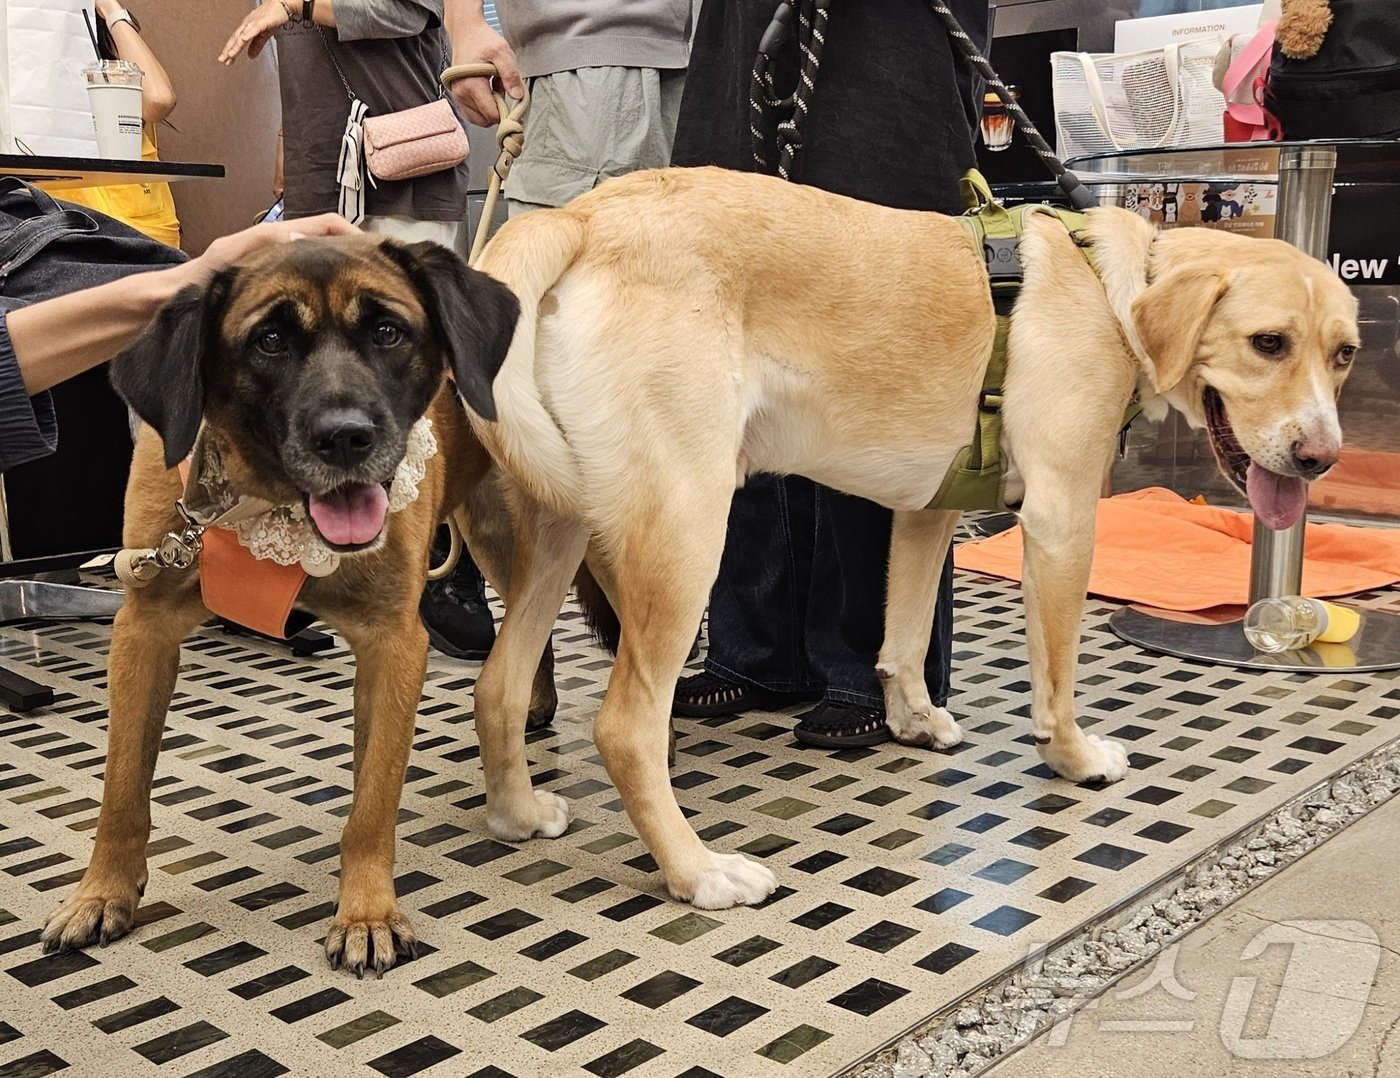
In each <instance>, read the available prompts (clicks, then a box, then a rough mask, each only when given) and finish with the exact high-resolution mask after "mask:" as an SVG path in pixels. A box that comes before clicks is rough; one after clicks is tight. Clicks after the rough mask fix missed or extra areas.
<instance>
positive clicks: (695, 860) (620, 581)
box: [591, 484, 777, 909]
mask: <svg viewBox="0 0 1400 1078" xmlns="http://www.w3.org/2000/svg"><path fill="white" fill-rule="evenodd" d="M697 486H698V484H697ZM727 496H728V491H727V490H725V491H723V492H722V493H720V494H719V496H718V497H717V498H705V497H703V495H702V494H701V493H700V492H699V491H698V490H697V489H694V488H692V489H687V490H685V491H684V492H683V494H682V493H681V492H678V491H677V492H667V493H659V494H658V497H657V498H656V499H655V502H654V503H653V502H651V501H646V504H648V505H650V506H651V510H650V511H649V512H648V514H647V515H646V517H645V519H639V520H637V521H636V522H635V526H636V527H637V528H639V529H643V530H641V531H638V532H634V533H633V534H632V535H629V536H628V537H626V539H623V540H621V541H620V542H608V543H605V544H604V546H605V547H606V549H608V550H609V551H610V553H611V566H608V565H605V564H603V562H602V561H601V560H598V561H595V562H592V563H591V564H592V566H593V569H594V575H595V576H596V577H597V579H598V582H599V583H600V584H602V586H603V588H604V590H605V592H606V593H607V595H608V597H609V598H610V599H611V600H612V602H613V605H614V607H615V609H616V610H617V613H618V616H619V618H620V620H621V624H622V632H621V636H620V639H619V644H618V654H617V662H616V664H615V665H614V667H613V673H612V678H611V679H610V680H609V682H608V693H607V697H606V698H605V699H604V701H603V707H602V711H601V712H600V713H599V715H598V720H597V722H596V723H595V724H594V729H593V737H594V741H595V742H596V743H597V745H598V751H599V754H600V755H601V756H602V757H603V763H604V765H605V766H606V767H607V769H608V775H609V777H611V779H612V781H613V785H614V786H616V787H617V790H618V792H619V793H620V794H621V795H622V802H623V805H624V807H625V808H626V810H627V815H628V817H629V818H630V819H631V821H632V825H633V826H634V827H636V829H637V833H638V835H639V836H640V837H641V839H642V842H643V843H645V844H646V848H647V850H648V852H650V853H651V855H652V857H653V858H654V859H655V860H656V863H657V866H658V867H659V868H660V870H661V873H662V875H663V876H664V877H665V879H666V887H667V889H668V890H669V891H670V892H671V894H672V895H674V896H675V897H676V898H678V899H680V900H682V901H685V902H690V903H693V904H694V905H696V906H699V907H700V908H701V909H727V908H729V907H731V906H739V905H747V904H751V903H754V902H760V901H762V900H763V899H764V898H766V897H768V895H769V894H771V893H772V892H773V889H774V888H775V887H776V886H777V880H776V879H775V878H774V876H773V873H772V872H771V871H770V870H769V869H768V868H767V867H766V866H764V865H760V864H757V863H755V862H753V861H750V860H749V859H748V858H746V857H744V856H743V855H741V854H721V853H715V852H713V851H711V850H709V849H707V848H706V847H705V845H704V843H703V842H701V841H700V838H699V836H698V835H696V833H695V831H694V829H693V828H692V827H691V826H690V824H689V822H687V820H686V818H685V816H684V815H683V814H682V812H681V810H680V806H679V805H677V804H676V795H675V793H674V792H673V790H672V789H671V781H670V774H669V771H668V768H667V742H668V739H669V735H670V729H671V727H670V717H671V701H672V697H673V696H674V693H675V687H676V679H677V677H678V676H679V675H680V672H681V667H682V666H684V664H685V660H686V656H687V654H688V653H689V651H690V647H691V644H692V643H693V642H694V639H695V626H696V625H697V624H699V621H700V616H701V614H702V613H703V612H704V609H705V603H706V600H707V599H708V597H709V592H710V586H711V584H712V583H713V582H714V578H715V575H716V574H717V573H718V571H719V559H720V553H721V551H722V549H723V547H724V530H725V523H726V520H727V517H728V514H727V512H726V502H725V498H727ZM682 497H683V498H684V499H685V504H686V505H687V506H688V511H681V512H677V511H674V510H676V509H677V508H678V504H679V503H680V501H681V499H682ZM668 502H669V503H670V504H669V505H667V504H666V503H668ZM668 510H670V511H668Z"/></svg>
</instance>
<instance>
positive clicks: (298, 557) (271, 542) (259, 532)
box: [201, 416, 438, 576]
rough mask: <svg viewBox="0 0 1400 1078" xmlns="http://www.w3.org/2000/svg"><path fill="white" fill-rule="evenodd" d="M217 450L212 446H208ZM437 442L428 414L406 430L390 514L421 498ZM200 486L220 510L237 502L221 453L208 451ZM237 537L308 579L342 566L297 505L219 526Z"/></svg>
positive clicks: (257, 552)
mask: <svg viewBox="0 0 1400 1078" xmlns="http://www.w3.org/2000/svg"><path fill="white" fill-rule="evenodd" d="M209 448H210V449H211V450H213V447H212V446H210V447H209ZM437 448H438V446H437V438H436V437H434V436H433V421H432V420H431V419H429V418H428V417H427V416H424V417H423V418H422V419H420V420H418V422H417V423H415V424H413V427H412V428H411V429H410V430H409V432H408V446H407V448H406V449H405V451H404V456H403V460H402V461H401V462H400V464H399V466H398V469H397V470H396V471H395V472H394V479H393V482H392V483H391V484H390V486H389V512H390V513H397V512H399V511H401V510H403V509H406V508H407V507H408V506H410V505H412V504H413V503H414V502H415V501H417V500H418V484H419V483H421V482H422V481H423V476H424V475H426V474H427V471H428V461H429V460H431V459H432V458H433V456H434V455H435V454H436V453H437ZM204 467H205V472H204V475H203V476H202V477H201V482H202V484H203V486H204V488H205V490H207V491H208V492H209V494H210V497H211V499H212V500H213V502H214V503H215V505H217V506H218V507H219V508H220V509H221V510H226V509H229V508H231V507H232V506H233V504H234V503H235V502H237V501H238V495H237V494H236V493H235V492H234V491H233V490H232V489H230V486H229V481H228V475H227V474H226V473H225V471H224V466H223V460H222V458H221V457H220V456H219V454H218V452H217V451H212V452H208V453H207V454H206V459H205V465H204ZM220 527H227V528H228V529H229V530H231V531H233V532H235V533H236V534H237V535H238V541H239V543H241V544H242V545H243V546H245V547H247V548H248V549H249V550H250V551H252V553H253V556H254V557H255V558H258V559H260V560H264V561H274V562H276V563H277V564H278V565H298V564H299V565H300V566H301V567H302V568H303V569H304V570H306V573H307V575H308V576H329V575H330V574H331V573H333V572H335V571H336V569H337V568H338V567H339V565H340V557H341V556H340V555H339V554H338V553H336V552H335V551H334V550H332V549H330V547H328V546H326V544H325V543H323V542H322V541H321V538H320V536H318V535H317V534H316V529H315V528H313V527H312V526H311V522H310V521H309V520H307V518H306V509H305V508H304V507H303V506H302V505H301V503H300V502H298V503H297V504H295V505H279V506H277V507H276V508H274V509H270V510H268V511H267V512H266V513H263V514H261V515H259V516H255V517H252V518H251V519H248V520H240V521H238V522H237V523H235V524H229V525H220Z"/></svg>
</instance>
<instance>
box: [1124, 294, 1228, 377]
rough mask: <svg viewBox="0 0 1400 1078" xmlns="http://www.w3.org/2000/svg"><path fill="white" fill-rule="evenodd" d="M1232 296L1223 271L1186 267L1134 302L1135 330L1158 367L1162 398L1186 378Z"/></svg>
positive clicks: (1156, 371) (1154, 375) (1155, 366)
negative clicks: (1218, 308)
mask: <svg viewBox="0 0 1400 1078" xmlns="http://www.w3.org/2000/svg"><path fill="white" fill-rule="evenodd" d="M1229 290H1230V282H1229V280H1228V279H1227V278H1226V277H1225V275H1224V274H1223V273H1221V272H1219V271H1218V270H1210V269H1201V268H1199V267H1183V268H1181V269H1177V270H1172V271H1170V272H1168V273H1165V274H1163V275H1162V276H1161V277H1160V278H1158V279H1157V280H1155V281H1153V282H1152V283H1151V284H1150V285H1148V286H1147V291H1145V292H1143V294H1142V295H1140V296H1138V298H1137V299H1135V300H1134V301H1133V327H1134V328H1135V329H1136V330H1137V335H1138V340H1139V341H1141V342H1142V347H1143V351H1144V352H1146V353H1147V358H1148V359H1149V360H1151V362H1152V368H1153V370H1152V381H1153V384H1154V386H1155V387H1156V389H1157V392H1158V393H1167V392H1169V391H1170V390H1171V389H1173V388H1174V387H1175V386H1176V384H1177V383H1178V382H1180V381H1181V380H1182V379H1183V378H1185V377H1186V372H1187V371H1188V370H1190V369H1191V363H1192V361H1193V360H1195V358H1196V345H1197V344H1198V343H1200V339H1201V333H1202V332H1203V331H1204V330H1205V328H1206V323H1207V322H1208V321H1209V320H1210V316H1211V312H1212V311H1214V309H1215V305H1216V304H1217V303H1219V302H1220V299H1221V297H1222V296H1224V295H1225V293H1226V292H1228V291H1229Z"/></svg>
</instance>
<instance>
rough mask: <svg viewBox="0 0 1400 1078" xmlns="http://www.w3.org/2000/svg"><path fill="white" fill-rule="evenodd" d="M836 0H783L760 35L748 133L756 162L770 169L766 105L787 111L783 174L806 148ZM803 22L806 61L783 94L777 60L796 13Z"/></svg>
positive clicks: (788, 175)
mask: <svg viewBox="0 0 1400 1078" xmlns="http://www.w3.org/2000/svg"><path fill="white" fill-rule="evenodd" d="M830 8H831V0H782V2H781V3H780V4H779V5H778V7H777V10H775V11H774V12H773V19H772V21H771V22H770V23H769V24H768V29H766V30H765V31H764V32H763V37H762V39H761V40H760V41H759V45H758V56H757V57H756V58H755V60H754V69H753V79H752V80H751V81H750V83H749V135H750V138H751V145H752V149H753V159H754V164H755V165H757V166H758V171H760V172H768V171H769V167H768V150H767V140H766V139H765V138H764V133H763V127H764V124H763V118H764V115H765V113H766V112H767V110H769V109H776V110H779V111H781V112H782V113H784V114H785V118H784V119H783V120H781V121H780V122H779V123H778V129H777V138H778V168H777V173H778V175H779V176H780V177H781V178H782V179H784V180H791V179H792V176H793V173H794V172H795V171H796V168H797V163H798V160H799V158H800V157H801V154H802V141H803V136H802V132H803V128H804V127H805V126H806V123H807V112H808V108H809V105H810V102H811V99H812V95H813V94H814V93H815V92H816V89H817V72H818V70H819V69H820V68H821V62H822V49H823V48H824V47H825V46H826V23H827V17H828V16H829V14H830ZM794 17H796V19H797V24H798V32H797V47H798V50H799V51H800V52H801V54H802V63H801V66H800V67H799V69H798V72H797V86H796V88H795V89H794V90H793V92H792V93H791V94H790V95H788V96H787V97H782V98H780V97H778V94H777V90H776V88H775V87H774V84H773V62H774V59H775V57H776V56H777V54H778V50H779V49H780V48H781V47H782V45H783V42H785V41H786V40H787V38H788V36H789V35H790V34H791V33H792V22H793V18H794Z"/></svg>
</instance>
